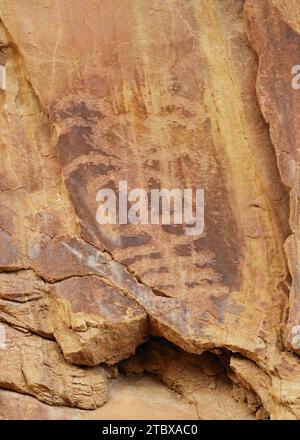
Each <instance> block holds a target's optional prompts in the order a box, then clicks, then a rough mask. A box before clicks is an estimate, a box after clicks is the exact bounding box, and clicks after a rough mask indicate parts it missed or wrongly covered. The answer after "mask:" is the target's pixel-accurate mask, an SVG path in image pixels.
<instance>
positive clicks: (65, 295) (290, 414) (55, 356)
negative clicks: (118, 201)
mask: <svg viewBox="0 0 300 440" xmlns="http://www.w3.org/2000/svg"><path fill="white" fill-rule="evenodd" d="M244 3H245V4H244ZM295 11H296V12H297V11H298V12H299V13H300V10H299V5H298V3H297V2H296V0H291V1H288V0H246V1H245V2H244V1H242V0H222V1H221V0H220V1H219V0H215V1H210V0H203V1H201V2H200V1H199V0H190V1H189V2H185V1H182V0H171V1H169V2H158V1H156V0H145V1H140V0H124V1H122V2H119V1H118V0H111V1H106V0H90V1H89V2H87V4H86V5H85V8H84V10H83V8H82V2H81V1H80V0H72V1H70V0H60V2H55V3H53V2H51V1H48V0H42V1H36V0H31V1H29V2H23V1H22V0H0V17H1V22H0V40H1V42H2V43H3V44H4V45H5V46H7V45H8V48H7V49H6V50H5V51H4V53H3V54H2V55H1V60H0V61H1V62H2V63H6V76H7V85H6V89H5V90H0V144H1V149H0V154H1V170H0V207H1V210H0V211H1V212H0V247H1V252H0V271H1V274H0V320H1V321H3V322H5V324H3V325H4V327H3V328H5V333H7V334H8V337H9V341H10V345H8V346H6V345H5V344H2V345H0V359H1V372H0V386H1V387H2V388H7V389H11V390H15V391H18V392H21V393H27V394H31V395H34V396H35V397H37V398H38V399H40V400H43V401H44V402H46V403H49V404H60V405H69V406H78V407H80V408H94V407H96V406H100V405H102V404H103V403H104V401H105V379H104V373H103V370H102V367H95V366H97V365H99V364H101V363H105V364H117V363H118V362H119V361H121V360H124V359H126V358H128V357H129V356H131V355H132V354H134V352H135V350H136V349H137V347H138V346H140V345H141V344H142V343H143V342H145V341H146V340H147V339H148V338H149V337H151V336H159V337H161V338H165V339H167V340H168V341H170V342H172V343H173V344H175V345H176V346H178V347H180V349H181V350H184V351H185V352H187V353H189V354H186V356H187V357H183V356H181V355H179V354H178V353H181V352H177V351H176V350H177V349H169V348H166V347H165V346H164V345H162V346H159V347H157V346H155V345H154V346H153V343H150V344H148V345H146V346H145V348H143V349H142V351H143V350H144V351H145V350H146V353H145V354H144V355H143V359H142V361H141V363H142V371H145V372H148V373H149V372H150V373H155V374H157V375H158V376H159V377H160V378H161V379H162V380H163V381H164V382H165V383H166V384H167V385H168V386H169V387H171V388H175V389H176V390H177V391H178V390H179V388H180V392H182V394H183V396H184V398H185V399H187V400H189V401H191V402H193V403H194V404H196V406H197V408H198V415H199V416H200V417H203V418H218V417H226V418H243V417H246V418H247V417H250V416H251V414H254V413H255V414H256V416H257V417H258V418H264V417H267V416H270V417H271V418H300V407H299V405H300V389H299V383H300V361H299V357H298V356H297V355H299V354H300V351H299V350H300V349H299V345H300V344H299V338H298V333H297V332H298V330H299V328H298V327H297V326H298V325H300V322H299V320H300V316H299V313H300V306H299V290H300V281H299V280H300V278H299V270H300V269H299V258H298V254H299V252H298V251H299V243H300V235H299V234H300V232H299V231H300V227H299V215H298V211H299V203H298V201H299V188H300V180H299V163H300V158H299V139H298V138H299V130H298V124H297V122H298V118H297V115H298V112H299V111H300V109H299V108H298V107H299V105H300V104H299V102H300V101H299V99H298V94H299V93H300V91H297V90H295V89H293V87H292V86H291V81H292V75H291V71H292V68H293V66H294V65H298V64H299V65H300V21H299V14H298V15H297V13H296V12H295ZM297 17H298V18H297ZM45 29H48V30H49V31H47V32H46V31H45ZM79 29H80V32H79ZM257 56H258V62H257ZM255 84H256V86H255ZM268 124H269V125H268ZM269 126H270V130H269ZM121 180H127V182H128V186H129V189H132V188H143V189H145V190H146V191H147V193H148V194H149V192H150V190H151V189H153V188H156V189H159V188H168V189H172V188H204V189H205V229H204V232H203V234H201V235H200V236H188V235H185V233H184V228H183V227H181V226H180V225H179V226H178V225H177V226H174V225H150V224H148V225H142V224H137V225H130V224H127V225H99V224H98V223H97V221H96V211H97V207H98V204H97V202H96V194H97V191H98V190H99V189H100V188H107V187H108V188H111V189H116V191H117V190H118V184H119V181H121ZM291 278H292V285H291V286H290V281H291ZM21 330H22V332H21ZM299 333H300V332H299ZM51 339H52V340H51ZM2 346H3V347H2ZM18 347H20V348H18ZM44 347H47V350H48V349H49V351H50V353H51V356H50V360H49V362H48V361H46V360H45V358H44V357H43V353H44V352H46V348H45V349H44ZM48 347H49V348H48ZM60 349H61V350H62V353H61V352H60ZM147 350H148V351H147ZM178 350H179V349H178ZM215 350H217V353H218V358H216V357H215V356H214V355H211V354H207V353H205V352H207V351H215ZM139 352H140V351H139ZM139 352H138V354H137V356H139ZM189 356H190V357H189ZM193 356H196V358H197V359H200V358H199V356H200V357H201V362H204V363H205V362H207V363H208V364H209V367H207V366H203V364H201V362H200V361H199V362H200V366H198V365H196V366H195V365H194V359H195V358H194V357H193ZM182 357H183V358H182ZM219 357H220V359H222V360H223V363H224V365H225V367H226V368H225V369H224V371H219V370H218V369H219V367H220V360H219ZM181 358H182V359H181ZM208 359H210V360H209V361H208ZM131 362H133V363H135V362H136V358H133V359H132V360H129V361H126V365H130V363H131ZM197 362H198V361H197ZM11 363H16V367H15V370H13V369H12V370H11V371H9V369H7V365H10V364H11ZM70 363H73V364H78V365H84V366H90V367H91V368H85V367H79V366H74V365H70ZM56 364H57V365H56ZM122 365H123V366H124V365H125V364H124V363H122ZM211 365H213V367H212V366H211ZM24 368H25V370H26V374H27V376H28V378H27V379H26V380H25V379H24V377H23V376H22V375H21V373H20V371H21V370H22V369H24ZM55 368H58V371H59V375H60V380H61V381H62V383H60V382H55V381H54V379H53V377H55V375H56V374H57V370H56V369H55ZM103 368H104V367H103ZM44 369H45V371H47V372H48V369H49V374H48V373H47V374H48V379H49V380H46V379H45V378H44V376H43V373H42V372H43V370H44ZM205 369H207V370H208V371H214V373H211V374H210V373H208V374H206V373H205ZM211 369H212V370H211ZM31 370H32V371H31ZM33 370H36V371H37V373H36V376H35V375H34V374H35V373H34V371H33ZM182 371H183V372H184V374H182V375H180V372H182ZM73 372H76V373H73ZM96 372H97V373H96ZM47 374H46V376H47ZM27 376H26V377H27ZM178 376H182V381H181V382H180V381H179V378H178ZM73 378H75V379H74V380H75V384H74V382H73ZM198 380H199V384H198ZM98 381H99V382H98ZM76 384H78V387H77V386H76ZM45 390H46V391H45ZM82 390H85V391H82ZM234 394H235V397H236V400H234V399H233V397H232V396H233V395H234ZM222 400H223V402H224V405H223V406H222V405H221V406H220V402H221V401H222ZM246 401H247V402H248V406H247V405H246V403H245V402H246ZM205 407H207V408H209V410H208V411H206V412H205V410H204V408H205ZM104 408H105V407H104ZM41 411H42V410H41ZM97 411H98V410H97ZM4 417H6V416H5V415H4ZM8 417H9V416H8ZM45 417H48V416H47V415H45ZM49 417H51V416H49ZM121 417H122V415H120V418H121Z"/></svg>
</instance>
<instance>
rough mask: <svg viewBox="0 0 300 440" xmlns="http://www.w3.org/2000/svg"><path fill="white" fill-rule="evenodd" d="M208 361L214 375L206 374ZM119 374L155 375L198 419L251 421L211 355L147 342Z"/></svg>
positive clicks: (251, 415)
mask: <svg viewBox="0 0 300 440" xmlns="http://www.w3.org/2000/svg"><path fill="white" fill-rule="evenodd" d="M209 358H210V361H211V362H213V363H214V374H212V370H211V369H210V370H209V374H207V364H208V359H209ZM120 371H123V372H125V373H126V374H141V373H144V372H148V373H154V374H156V375H158V376H159V377H160V378H161V380H162V381H163V382H164V383H165V384H166V385H167V386H168V387H170V388H171V389H172V390H174V391H176V392H177V393H179V394H182V396H183V398H184V399H185V400H187V401H188V402H192V403H194V404H195V405H196V407H197V411H198V417H199V418H200V419H254V418H255V416H254V414H253V412H254V411H253V410H252V409H249V408H248V405H247V400H246V399H244V401H240V402H238V401H237V400H236V399H235V398H234V396H233V385H232V383H231V381H230V380H229V379H228V377H227V376H226V374H224V367H223V365H222V363H221V361H220V360H219V359H218V358H217V356H214V355H212V354H203V355H202V356H195V355H189V354H186V353H183V352H182V351H181V350H178V349H176V347H174V346H172V345H170V344H166V343H164V342H163V341H156V342H150V343H149V344H147V345H146V346H145V348H144V349H142V350H139V351H138V354H137V355H136V356H134V357H133V358H131V359H129V360H128V361H123V362H122V363H121V364H120ZM258 401H259V399H258ZM257 406H260V405H259V403H258V405H257ZM256 409H257V408H256Z"/></svg>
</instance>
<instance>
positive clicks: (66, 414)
mask: <svg viewBox="0 0 300 440" xmlns="http://www.w3.org/2000/svg"><path fill="white" fill-rule="evenodd" d="M196 418H197V409H196V406H195V405H193V404H189V403H187V402H186V401H184V400H183V399H182V398H181V397H180V396H179V395H178V394H176V393H174V391H171V390H169V389H168V388H167V387H166V386H165V385H164V384H162V383H161V381H160V380H158V379H157V378H154V377H151V376H132V377H127V378H124V377H122V376H119V378H118V379H116V380H113V381H110V384H109V401H108V402H107V403H106V404H105V405H103V406H102V407H100V408H97V409H95V410H92V411H91V410H89V411H86V410H80V409H77V408H68V407H65V406H49V405H45V404H44V403H42V402H40V401H38V400H37V399H34V398H32V397H30V396H25V395H22V394H18V393H14V392H10V391H5V390H0V419H5V420H20V419H21V420H32V419H34V420H90V419H92V420H119V419H123V420H124V419H126V420H127V419H129V420H195V419H196Z"/></svg>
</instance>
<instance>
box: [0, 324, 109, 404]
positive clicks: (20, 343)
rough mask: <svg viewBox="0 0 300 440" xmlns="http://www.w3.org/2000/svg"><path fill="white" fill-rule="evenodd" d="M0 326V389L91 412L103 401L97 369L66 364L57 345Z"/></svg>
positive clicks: (103, 382)
mask: <svg viewBox="0 0 300 440" xmlns="http://www.w3.org/2000/svg"><path fill="white" fill-rule="evenodd" d="M0 325H1V334H2V337H3V339H4V343H3V344H2V347H1V350H0V387H1V388H4V389H7V390H13V391H18V392H19V393H26V394H30V395H32V396H35V397H37V398H38V399H39V400H41V401H42V402H45V403H48V404H49V405H69V406H75V407H78V408H84V409H94V408H97V407H98V406H101V405H103V403H104V402H105V401H106V388H107V387H106V374H105V371H104V370H103V369H101V368H100V367H97V368H94V369H90V370H84V369H81V368H79V367H75V366H72V365H69V364H67V363H66V362H65V360H64V357H63V355H62V353H61V351H60V350H59V348H58V346H57V344H56V343H55V342H52V341H47V340H46V339H44V338H41V337H38V336H34V335H30V334H29V335H28V334H24V333H22V332H20V331H18V330H15V329H13V328H12V327H10V326H7V325H6V324H0Z"/></svg>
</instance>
